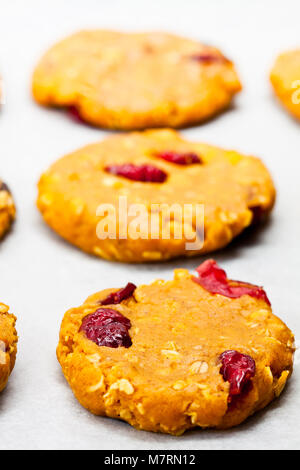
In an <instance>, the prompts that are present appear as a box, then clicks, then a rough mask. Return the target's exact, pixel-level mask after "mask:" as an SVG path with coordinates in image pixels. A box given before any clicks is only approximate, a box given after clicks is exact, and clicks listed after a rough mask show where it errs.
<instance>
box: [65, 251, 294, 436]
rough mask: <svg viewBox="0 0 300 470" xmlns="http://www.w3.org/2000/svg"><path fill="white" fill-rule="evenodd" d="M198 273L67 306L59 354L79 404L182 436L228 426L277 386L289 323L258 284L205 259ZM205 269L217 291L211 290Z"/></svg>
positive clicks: (289, 356) (287, 354) (288, 344)
mask: <svg viewBox="0 0 300 470" xmlns="http://www.w3.org/2000/svg"><path fill="white" fill-rule="evenodd" d="M198 272H199V278H198V277H193V276H192V275H191V274H190V273H189V272H188V271H186V270H184V269H178V270H176V271H175V275H174V280H172V281H163V280H158V281H155V282H153V283H151V284H150V285H142V286H140V287H137V288H136V289H135V290H134V292H132V289H131V290H130V289H129V287H128V286H131V287H132V284H131V285H128V286H126V288H125V289H122V290H117V289H106V290H104V291H101V292H98V293H97V294H95V295H92V296H90V297H89V298H88V299H87V300H86V301H85V303H84V304H83V305H81V306H80V307H78V308H72V309H71V310H69V311H68V312H67V313H66V314H65V316H64V319H63V321H62V325H61V330H60V339H59V345H58V348H57V357H58V360H59V362H60V364H61V366H62V370H63V373H64V375H65V377H66V379H67V381H68V382H69V384H70V387H71V388H72V390H73V392H74V394H75V396H76V398H77V399H78V400H79V402H80V403H81V404H82V405H83V406H84V407H85V408H87V409H88V410H89V411H91V412H92V413H94V414H96V415H101V416H104V415H106V416H109V417H112V418H119V419H122V420H124V421H127V422H128V423H130V424H131V425H132V426H134V427H136V428H138V429H143V430H147V431H159V432H164V433H170V434H175V435H179V434H182V433H183V432H184V431H185V430H187V429H190V428H195V427H201V428H207V427H214V428H220V429H223V428H229V427H231V426H235V425H237V424H239V423H241V422H242V421H244V420H245V419H246V418H247V417H248V416H250V415H251V414H253V413H254V412H255V411H257V410H259V409H262V408H264V407H265V406H266V405H267V404H268V403H269V402H270V401H272V400H273V399H274V398H275V397H277V396H279V395H280V393H281V392H282V390H283V388H284V386H285V384H286V381H287V379H288V378H289V376H290V374H291V372H292V365H293V352H294V345H293V344H294V338H293V335H292V333H291V331H290V330H289V329H288V328H287V326H286V325H285V324H284V323H283V322H282V321H281V320H280V319H279V318H277V317H276V316H275V315H273V314H272V310H271V307H270V304H269V301H268V299H267V296H266V294H265V292H264V291H263V290H262V288H260V287H257V286H253V285H249V284H245V283H239V282H237V281H230V280H228V279H227V278H226V274H225V273H224V272H223V271H222V270H220V268H219V267H217V265H216V263H214V262H213V261H212V260H209V261H206V263H204V264H202V265H201V266H200V267H199V268H198ZM208 272H210V274H207V273H208ZM216 272H217V276H216V277H214V276H215V273H216ZM220 273H221V274H220ZM201 276H202V277H201ZM208 277H209V278H210V282H212V284H211V286H214V288H216V286H217V289H220V288H222V289H223V290H224V293H225V294H224V295H220V294H213V293H211V292H210V290H208V289H210V286H209V285H208V281H207V279H208ZM220 277H222V280H221V281H220V280H219V278H220ZM198 282H200V283H202V282H203V285H201V284H199V283H198ZM203 286H204V287H203ZM220 286H221V287H220ZM134 287H135V286H134ZM214 288H212V290H214ZM243 291H244V292H248V294H243V295H241V293H242V292H243ZM233 297H236V298H233ZM108 319H109V320H108ZM223 353H226V354H227V358H224V357H223V356H224V354H223ZM232 353H233V354H234V359H233V358H232V357H231V355H232ZM229 356H230V357H231V359H230V360H231V362H228V361H229V359H228V358H229ZM225 359H226V361H227V363H226V361H225ZM236 360H237V361H236ZM234 361H235V362H234ZM237 366H238V370H237V369H236V367H237Z"/></svg>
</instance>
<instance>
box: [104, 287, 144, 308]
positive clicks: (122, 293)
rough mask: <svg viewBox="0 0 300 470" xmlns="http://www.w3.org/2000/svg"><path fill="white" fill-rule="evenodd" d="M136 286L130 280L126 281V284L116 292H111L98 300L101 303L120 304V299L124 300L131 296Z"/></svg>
mask: <svg viewBox="0 0 300 470" xmlns="http://www.w3.org/2000/svg"><path fill="white" fill-rule="evenodd" d="M135 289H136V286H135V285H134V284H132V282H128V284H127V286H125V287H123V289H119V290H118V291H117V292H112V293H111V294H109V295H108V296H107V297H106V298H105V299H103V300H101V301H100V304H101V305H112V304H120V303H121V302H122V300H126V299H128V298H129V297H131V296H132V294H133V293H134V291H135Z"/></svg>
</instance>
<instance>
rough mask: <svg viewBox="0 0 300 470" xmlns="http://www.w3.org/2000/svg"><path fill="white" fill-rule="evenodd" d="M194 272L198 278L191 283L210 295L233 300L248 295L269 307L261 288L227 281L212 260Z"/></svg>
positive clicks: (224, 273)
mask: <svg viewBox="0 0 300 470" xmlns="http://www.w3.org/2000/svg"><path fill="white" fill-rule="evenodd" d="M196 271H197V273H198V275H199V277H198V278H196V277H193V281H194V282H197V283H198V284H200V285H201V286H202V287H203V288H204V289H206V290H208V291H209V292H211V293H212V294H220V295H224V296H225V297H231V298H233V299H236V298H238V297H241V296H242V295H250V296H251V297H255V298H256V299H260V300H263V301H264V302H266V303H267V304H268V305H271V303H270V301H269V299H268V297H267V294H266V292H265V291H264V290H263V288H262V287H259V286H255V285H253V284H249V283H246V282H240V281H233V280H230V279H228V278H227V275H226V272H225V271H224V270H223V269H221V268H220V267H219V266H218V264H217V263H216V261H214V260H213V259H209V260H207V261H205V262H204V263H202V264H200V266H199V267H198V268H197V269H196Z"/></svg>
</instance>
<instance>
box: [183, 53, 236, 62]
mask: <svg viewBox="0 0 300 470" xmlns="http://www.w3.org/2000/svg"><path fill="white" fill-rule="evenodd" d="M190 58H191V59H192V60H195V61H196V62H200V63H203V64H212V63H217V62H220V63H222V62H223V63H225V62H228V63H229V62H230V61H229V60H228V59H227V58H226V57H224V56H223V55H217V54H213V53H210V52H206V53H204V52H203V53H199V54H192V55H191V56H190Z"/></svg>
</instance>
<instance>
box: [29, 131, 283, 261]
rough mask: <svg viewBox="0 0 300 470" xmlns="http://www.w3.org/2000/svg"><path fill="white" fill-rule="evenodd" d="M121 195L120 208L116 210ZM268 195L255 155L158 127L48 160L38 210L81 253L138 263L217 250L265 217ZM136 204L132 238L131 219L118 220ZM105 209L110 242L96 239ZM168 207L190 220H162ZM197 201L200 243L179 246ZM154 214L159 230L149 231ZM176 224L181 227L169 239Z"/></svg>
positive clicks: (191, 225) (192, 224) (189, 231)
mask: <svg viewBox="0 0 300 470" xmlns="http://www.w3.org/2000/svg"><path fill="white" fill-rule="evenodd" d="M121 197H122V201H123V203H124V198H126V203H127V207H128V210H125V209H124V207H123V205H120V198H121ZM274 198H275V190H274V186H273V183H272V180H271V177H270V175H269V173H268V171H267V169H266V168H265V166H264V165H263V164H262V162H261V161H260V160H258V159H257V158H254V157H248V156H243V155H240V154H238V153H237V152H233V151H226V150H222V149H219V148H216V147H212V146H210V145H206V144H198V143H193V142H188V141H185V140H183V139H181V138H180V136H179V134H178V133H177V132H175V131H171V130H159V131H146V132H140V133H138V132H136V133H131V134H127V135H117V136H114V137H111V138H108V139H106V140H104V141H102V142H100V143H97V144H93V145H90V146H88V147H85V148H83V149H80V150H79V151H77V152H75V153H72V154H70V155H67V156H66V157H64V158H62V159H61V160H59V161H58V162H56V163H54V165H52V166H51V168H50V169H49V170H48V171H47V172H46V173H45V174H44V175H43V176H42V178H41V180H40V183H39V196H38V207H39V209H40V211H41V212H42V214H43V217H44V219H45V221H46V222H47V223H48V224H49V225H50V226H51V227H52V228H53V229H54V230H55V231H56V232H57V233H59V234H60V235H61V236H62V237H63V238H65V239H66V240H68V241H69V242H71V243H73V244H74V245H76V246H78V247H80V248H81V249H82V250H84V251H87V252H89V253H93V254H95V255H98V256H101V257H103V258H106V259H110V260H120V261H127V262H143V261H151V260H164V259H168V258H172V257H175V256H179V255H186V256H192V255H195V254H198V253H205V252H209V251H213V250H217V249H219V248H222V247H224V246H225V245H227V244H228V243H229V242H230V241H231V240H232V238H233V237H235V236H237V235H238V234H239V233H241V232H242V231H243V230H244V229H245V228H246V227H248V226H249V225H250V224H251V223H252V222H253V221H255V220H258V219H259V218H260V217H261V216H263V215H266V214H268V213H269V212H270V210H271V209H272V207H273V204H274ZM123 203H122V204H123ZM136 203H138V204H140V205H141V206H142V207H143V208H145V214H144V216H143V217H144V219H143V220H144V221H145V222H146V225H145V226H142V227H141V230H140V232H141V234H140V237H139V238H138V239H136V237H135V234H132V231H131V229H132V225H130V223H129V222H132V218H131V219H130V217H129V218H128V219H129V222H128V224H127V227H125V229H124V223H123V222H122V220H123V219H122V216H124V214H125V211H126V213H129V214H130V211H129V208H130V207H132V205H133V204H136ZM106 204H108V205H111V206H112V208H113V209H114V211H115V215H116V217H115V219H116V220H117V223H118V224H117V227H116V234H115V235H114V234H113V233H112V236H113V238H106V239H104V238H105V237H104V236H103V231H105V230H104V228H105V227H104V228H103V226H104V225H105V224H104V222H105V221H107V220H108V214H109V217H110V218H109V220H110V221H111V220H112V219H113V217H114V214H112V213H111V212H108V214H106V212H105V211H104V208H105V205H106ZM155 204H156V205H155ZM157 204H159V206H157ZM162 204H165V206H163V205H162ZM174 204H177V206H179V209H181V208H182V213H184V210H183V209H186V208H187V209H189V211H190V212H189V211H187V213H190V217H186V218H185V219H183V217H181V218H180V214H179V215H178V213H177V212H176V214H175V215H172V212H171V216H170V217H169V215H170V213H168V208H169V209H170V208H171V207H172V205H174ZM201 204H202V205H203V206H204V212H205V214H204V225H205V232H204V234H205V236H204V244H203V246H202V245H201V244H199V246H198V245H197V247H196V248H194V247H192V248H193V249H190V248H191V247H190V246H189V247H188V249H187V242H189V241H191V237H192V236H193V233H194V235H195V230H196V228H197V231H198V232H199V231H200V228H201V226H202V225H203V218H202V219H201V217H197V214H196V212H197V209H198V206H199V205H201ZM100 205H101V206H100ZM153 205H154V206H153ZM99 208H100V209H101V208H102V209H101V210H99ZM151 211H152V212H151ZM155 211H156V213H157V214H158V218H159V224H160V226H159V227H158V224H156V226H157V227H158V232H159V233H157V232H151V230H150V225H151V224H150V214H151V217H152V219H153V220H154V221H155V220H156V219H155V216H154V215H155V214H154V215H153V212H155ZM96 214H98V215H96ZM119 221H120V223H119ZM182 222H184V224H183V223H182ZM102 223H103V226H102V225H101V224H102ZM151 223H152V222H151ZM122 224H123V225H122ZM180 224H181V225H182V227H183V225H184V230H182V233H181V234H179V236H178V237H179V238H177V239H176V235H177V233H178V232H177V233H176V231H177V229H178V227H179V228H180ZM101 227H102V228H103V231H102V232H101V230H100V229H101ZM124 230H125V232H124ZM168 231H169V232H170V236H169V237H168ZM110 233H111V232H110ZM180 237H181V238H180ZM101 238H102V239H101Z"/></svg>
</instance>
